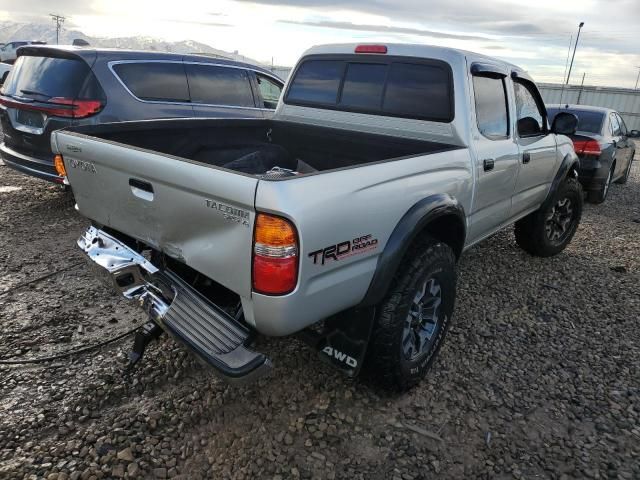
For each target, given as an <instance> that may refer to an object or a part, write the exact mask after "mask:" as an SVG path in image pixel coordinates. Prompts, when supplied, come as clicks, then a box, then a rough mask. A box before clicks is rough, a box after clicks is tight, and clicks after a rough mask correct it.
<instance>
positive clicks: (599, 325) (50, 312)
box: [0, 145, 640, 480]
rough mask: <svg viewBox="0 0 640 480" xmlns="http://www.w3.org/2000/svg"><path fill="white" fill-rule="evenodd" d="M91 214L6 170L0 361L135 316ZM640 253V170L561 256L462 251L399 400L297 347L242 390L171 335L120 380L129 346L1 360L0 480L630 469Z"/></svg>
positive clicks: (282, 345)
mask: <svg viewBox="0 0 640 480" xmlns="http://www.w3.org/2000/svg"><path fill="white" fill-rule="evenodd" d="M638 146H639V147H640V145H638ZM638 151H639V152H640V148H638ZM6 187H16V188H6ZM85 225H86V221H85V220H84V219H82V218H81V217H80V216H79V215H78V214H77V213H76V212H75V211H74V209H73V205H72V200H71V197H70V196H69V195H68V194H65V193H63V192H61V191H60V190H59V189H58V188H57V187H55V186H51V185H49V184H46V183H43V182H40V181H38V180H35V179H31V178H27V177H24V176H21V175H18V174H16V173H14V172H13V171H11V170H9V169H8V168H7V167H6V166H0V292H6V291H7V289H10V288H13V287H17V288H15V289H12V290H11V291H9V292H8V293H4V294H2V293H0V322H1V324H2V329H3V330H2V334H1V335H0V358H9V357H11V358H33V357H40V356H44V355H50V354H54V353H57V352H61V351H66V350H68V349H73V348H78V347H80V346H83V345H88V344H93V343H96V342H99V341H101V340H104V339H107V338H111V337H113V336H115V335H117V334H119V333H122V332H125V331H127V330H129V329H130V328H132V327H133V326H135V325H138V324H140V323H142V322H143V321H144V319H143V317H142V315H141V314H140V313H139V312H138V310H137V309H135V308H133V307H131V306H129V305H127V304H125V303H123V302H122V301H120V300H119V299H118V298H116V297H114V296H110V295H109V294H108V293H107V291H106V289H105V288H104V287H103V286H102V285H100V284H99V283H98V282H96V281H95V280H94V278H93V277H92V276H91V274H89V272H88V271H86V269H85V267H84V266H83V265H75V264H76V263H78V262H80V260H81V258H80V255H79V254H78V253H77V252H76V251H75V250H74V242H75V239H76V237H77V236H78V235H79V233H80V232H81V230H82V228H83V227H84V226H85ZM638 248H640V162H637V161H636V166H635V168H634V169H633V172H632V178H631V179H630V181H629V183H628V184H627V185H624V186H622V185H614V186H613V187H612V190H611V194H610V198H609V199H608V200H607V202H606V203H605V204H603V205H600V206H593V205H587V206H586V209H585V213H584V217H583V222H582V224H581V226H580V228H579V230H578V233H577V235H576V237H575V239H574V241H573V243H572V244H571V246H570V247H569V248H568V249H567V250H566V251H565V252H564V253H562V254H561V255H559V256H557V257H555V258H551V259H539V258H532V257H529V256H528V255H526V254H525V253H524V252H523V251H521V250H520V249H519V248H518V247H517V246H516V245H515V241H514V237H513V233H512V232H511V231H507V232H503V233H500V234H498V235H496V236H494V237H492V238H491V239H489V240H487V241H486V242H484V243H483V244H482V245H479V246H477V247H475V248H473V249H471V250H470V251H469V252H467V253H466V254H465V255H464V256H463V259H462V261H461V264H460V270H459V275H460V278H459V286H458V292H459V297H458V301H457V305H456V313H455V319H454V326H453V328H452V330H451V332H450V336H449V338H448V341H447V342H446V343H445V345H444V347H443V349H442V351H441V354H440V356H439V358H438V359H437V361H436V362H435V364H434V369H433V370H432V372H431V375H430V377H429V378H428V379H426V380H425V381H423V382H422V384H421V385H420V386H419V387H418V388H416V389H415V390H413V391H412V392H410V393H408V394H405V395H400V396H396V395H388V394H384V393H382V392H380V391H377V390H375V389H373V388H371V387H370V386H369V385H368V384H367V383H365V382H361V381H351V380H349V379H347V378H344V377H343V376H341V375H340V374H339V373H337V372H335V371H333V370H331V369H330V368H329V367H327V366H325V365H324V364H322V363H320V362H319V361H318V359H317V358H316V357H315V354H314V353H313V352H312V351H311V350H310V349H308V348H307V347H306V346H304V345H303V344H301V343H300V342H298V341H297V340H294V339H259V340H258V348H259V349H261V350H263V351H265V352H266V353H267V354H268V355H269V356H271V357H272V359H273V362H274V365H275V368H274V373H273V375H271V376H270V377H269V378H265V379H261V380H260V381H259V382H258V383H256V384H253V385H251V386H247V387H242V388H238V387H230V386H227V385H226V384H224V383H223V382H221V381H220V380H218V379H217V378H216V377H214V376H213V375H212V374H211V373H210V372H209V371H207V370H206V369H205V368H204V367H202V366H201V365H200V364H199V363H197V362H195V361H194V360H193V359H192V357H191V356H189V355H188V354H187V352H186V351H185V350H184V349H183V348H182V347H181V346H180V345H178V344H176V343H174V342H173V341H171V340H170V339H168V338H166V337H164V338H162V339H160V340H159V341H158V342H157V343H154V344H153V345H151V346H150V347H149V349H148V351H147V354H146V356H145V358H144V360H143V362H142V364H141V365H140V366H139V367H138V368H137V369H135V370H134V371H132V372H130V371H127V370H126V368H125V366H126V362H125V354H126V351H127V349H128V347H129V346H130V342H129V341H122V342H118V343H114V344H111V345H109V346H107V347H104V348H102V349H101V350H99V351H96V352H92V353H91V354H85V355H80V356H76V357H73V358H70V359H66V360H60V361H55V362H53V363H51V362H50V363H45V364H42V365H34V366H21V367H6V366H0V378H1V379H2V381H1V382H0V478H10V479H13V478H16V479H22V478H34V479H35V478H46V479H59V480H63V479H78V478H81V479H85V480H86V479H97V478H184V479H187V478H188V479H198V478H238V479H242V478H245V479H247V478H274V479H275V478H280V479H284V478H345V479H347V478H348V479H359V478H361V479H365V478H366V479H419V478H433V477H436V476H438V477H442V478H463V477H464V478H498V479H502V478H505V479H506V478H527V479H529V478H562V479H569V478H585V477H588V478H628V479H631V478H640V461H639V459H640V404H639V398H640V397H639V395H640V338H639V337H640V333H639V329H638V311H639V309H640V299H639V296H638V294H637V288H638V285H639V281H640V268H639V267H640V256H639V255H638ZM69 265H75V266H73V267H72V268H70V269H68V270H66V271H64V272H61V273H59V274H57V275H54V276H51V277H48V278H45V279H43V280H41V281H38V282H35V283H30V284H28V285H22V284H23V283H24V282H27V281H29V280H33V279H37V278H38V277H40V276H43V275H47V274H49V273H53V272H56V271H57V270H58V269H61V268H64V267H65V266H69Z"/></svg>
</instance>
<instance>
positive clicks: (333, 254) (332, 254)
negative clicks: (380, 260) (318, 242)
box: [309, 234, 378, 265]
mask: <svg viewBox="0 0 640 480" xmlns="http://www.w3.org/2000/svg"><path fill="white" fill-rule="evenodd" d="M377 246H378V239H377V238H371V234H369V235H363V236H362V237H356V238H354V239H353V240H347V241H345V242H340V243H338V244H336V245H331V246H329V247H325V248H323V249H321V250H316V251H315V252H311V253H310V254H309V257H311V258H313V263H314V265H315V264H318V263H320V264H321V265H324V264H325V262H326V261H327V260H335V261H336V262H337V261H338V260H342V259H343V258H347V257H352V256H353V255H359V254H361V253H365V252H368V251H370V250H374V249H375V248H377Z"/></svg>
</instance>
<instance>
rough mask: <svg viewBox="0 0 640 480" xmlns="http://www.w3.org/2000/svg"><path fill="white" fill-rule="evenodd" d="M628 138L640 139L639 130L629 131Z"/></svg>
mask: <svg viewBox="0 0 640 480" xmlns="http://www.w3.org/2000/svg"><path fill="white" fill-rule="evenodd" d="M629 136H630V137H633V138H638V137H640V130H631V131H630V132H629Z"/></svg>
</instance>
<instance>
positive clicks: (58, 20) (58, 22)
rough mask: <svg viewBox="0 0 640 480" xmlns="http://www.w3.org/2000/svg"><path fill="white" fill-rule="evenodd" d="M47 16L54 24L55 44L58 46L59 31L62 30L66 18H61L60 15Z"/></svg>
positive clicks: (51, 14)
mask: <svg viewBox="0 0 640 480" xmlns="http://www.w3.org/2000/svg"><path fill="white" fill-rule="evenodd" d="M49 16H50V17H51V20H53V21H54V22H56V44H59V43H60V30H62V24H63V23H64V21H65V20H66V17H63V16H62V15H56V14H55V13H50V14H49Z"/></svg>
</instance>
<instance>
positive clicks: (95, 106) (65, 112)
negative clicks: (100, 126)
mask: <svg viewBox="0 0 640 480" xmlns="http://www.w3.org/2000/svg"><path fill="white" fill-rule="evenodd" d="M46 103H47V105H32V104H30V103H24V102H18V101H14V100H10V99H8V98H0V105H4V106H6V107H12V108H18V109H21V110H31V111H34V112H42V113H46V114H47V115H51V116H53V117H66V118H86V117H90V116H91V115H95V114H96V113H98V112H99V111H100V110H102V108H103V107H104V103H103V102H102V101H100V100H74V99H72V98H62V97H53V98H50V99H49V100H47V102H46Z"/></svg>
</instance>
